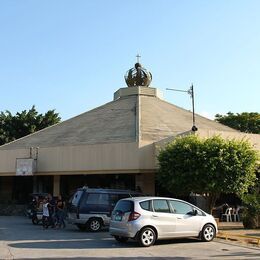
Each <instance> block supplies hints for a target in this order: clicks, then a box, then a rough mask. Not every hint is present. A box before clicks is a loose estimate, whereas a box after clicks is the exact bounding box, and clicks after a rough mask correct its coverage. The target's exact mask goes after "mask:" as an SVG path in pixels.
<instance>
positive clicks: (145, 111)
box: [0, 62, 260, 203]
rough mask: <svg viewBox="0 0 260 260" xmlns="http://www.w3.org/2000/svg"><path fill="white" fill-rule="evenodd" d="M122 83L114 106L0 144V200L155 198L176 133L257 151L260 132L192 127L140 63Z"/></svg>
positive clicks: (208, 124)
mask: <svg viewBox="0 0 260 260" xmlns="http://www.w3.org/2000/svg"><path fill="white" fill-rule="evenodd" d="M125 80H126V84H127V87H124V88H120V89H118V90H117V91H116V92H115V93H114V99H113V101H111V102H109V103H107V104H104V105H102V106H100V107H97V108H95V109H93V110H90V111H87V112H85V113H83V114H80V115H78V116H75V117H73V118H71V119H68V120H66V121H64V122H61V123H58V124H56V125H53V126H51V127H48V128H45V129H43V130H41V131H38V132H36V133H33V134H31V135H28V136H25V137H23V138H20V139H18V140H15V141H13V142H11V143H8V144H5V145H2V146H0V198H1V200H8V201H10V200H12V201H15V202H17V203H22V202H24V201H25V199H26V198H27V196H28V194H29V193H33V192H47V193H53V194H54V195H58V194H61V195H63V196H64V197H65V198H68V196H69V195H70V194H71V192H73V191H74V190H75V189H76V188H78V187H82V186H84V185H85V186H88V187H100V188H120V189H132V190H135V189H141V190H142V191H143V192H144V193H145V194H151V195H153V194H155V175H156V171H157V160H156V157H157V154H158V151H159V149H160V148H161V147H163V146H164V145H165V144H166V143H167V142H169V141H171V140H173V139H174V138H175V137H176V136H178V135H186V134H194V133H196V134H198V135H201V136H212V135H214V134H220V135H222V136H223V137H225V138H243V137H246V138H248V139H249V140H250V141H251V142H252V144H254V145H255V147H256V149H258V150H259V149H260V138H259V135H253V134H245V133H241V132H239V131H237V130H234V129H232V128H229V127H227V126H224V125H222V124H220V123H217V122H215V121H212V120H209V119H207V118H204V117H202V116H200V115H196V128H197V129H198V130H197V129H194V128H193V129H192V126H193V124H192V113H191V112H190V111H188V110H185V109H183V108H180V107H177V106H175V105H173V104H171V103H168V102H166V101H164V100H163V97H162V93H161V92H160V91H159V90H158V89H156V88H153V87H150V84H151V81H152V75H151V73H150V72H149V71H147V70H146V69H145V68H143V67H142V66H141V64H140V63H138V62H137V63H136V64H135V66H134V68H132V69H130V70H129V71H128V72H127V73H126V75H125ZM194 130H197V131H194Z"/></svg>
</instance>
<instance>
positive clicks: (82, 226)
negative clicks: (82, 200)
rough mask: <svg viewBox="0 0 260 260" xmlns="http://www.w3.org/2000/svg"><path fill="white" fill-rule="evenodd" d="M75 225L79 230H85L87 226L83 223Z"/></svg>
mask: <svg viewBox="0 0 260 260" xmlns="http://www.w3.org/2000/svg"><path fill="white" fill-rule="evenodd" d="M76 226H77V227H78V229H79V230H80V231H86V230H87V226H86V225H84V224H77V225H76Z"/></svg>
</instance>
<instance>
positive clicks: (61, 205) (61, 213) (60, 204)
mask: <svg viewBox="0 0 260 260" xmlns="http://www.w3.org/2000/svg"><path fill="white" fill-rule="evenodd" d="M56 209H57V212H56V213H57V218H58V226H59V227H63V228H65V227H66V224H65V221H64V219H65V202H64V201H63V199H62V197H61V195H59V196H58V200H57V203H56Z"/></svg>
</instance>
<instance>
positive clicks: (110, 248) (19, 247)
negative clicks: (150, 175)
mask: <svg viewBox="0 0 260 260" xmlns="http://www.w3.org/2000/svg"><path fill="white" fill-rule="evenodd" d="M33 258H41V259H51V258H55V259H94V260H97V259H101V260H102V259H113V260H119V259H123V260H128V259H129V260H134V259H139V260H146V259H149V260H150V259H156V260H164V259H170V260H172V259H179V260H183V259H209V258H212V259H260V248H249V247H242V246H240V245H235V244H228V243H225V242H223V241H221V240H214V242H210V243H205V242H200V241H198V240H196V239H183V240H171V241H159V242H157V243H156V244H155V245H154V246H152V247H150V248H141V247H139V246H138V244H137V243H136V242H134V241H131V242H129V243H126V244H119V243H117V242H116V241H115V240H114V239H113V238H111V237H110V236H109V233H108V232H107V231H106V230H104V231H102V232H98V233H88V232H80V231H78V230H77V229H76V228H75V227H74V226H71V225H68V226H67V227H66V229H63V230H54V229H47V230H43V229H42V227H41V226H34V225H32V224H31V222H30V220H29V219H27V218H25V217H0V259H33Z"/></svg>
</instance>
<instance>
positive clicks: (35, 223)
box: [32, 217, 39, 225]
mask: <svg viewBox="0 0 260 260" xmlns="http://www.w3.org/2000/svg"><path fill="white" fill-rule="evenodd" d="M32 223H33V225H38V224H39V221H38V219H37V218H35V217H32Z"/></svg>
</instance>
